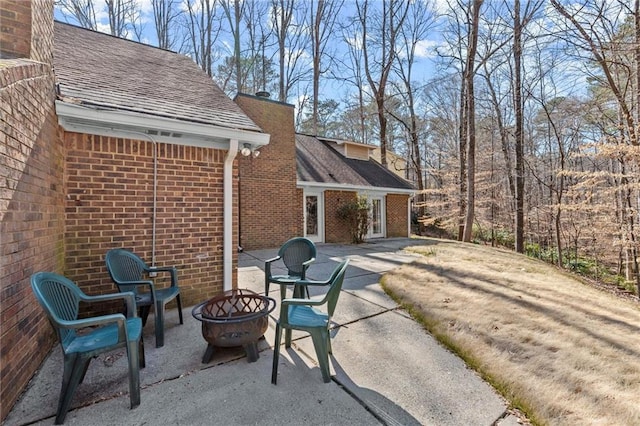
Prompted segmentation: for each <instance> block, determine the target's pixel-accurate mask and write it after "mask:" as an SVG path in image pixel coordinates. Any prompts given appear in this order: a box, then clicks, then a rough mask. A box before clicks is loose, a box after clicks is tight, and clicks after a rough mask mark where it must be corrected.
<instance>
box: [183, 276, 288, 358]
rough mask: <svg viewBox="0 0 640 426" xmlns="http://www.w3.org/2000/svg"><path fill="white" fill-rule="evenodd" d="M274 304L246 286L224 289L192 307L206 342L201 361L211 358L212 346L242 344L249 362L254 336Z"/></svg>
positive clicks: (255, 354) (254, 349)
mask: <svg viewBox="0 0 640 426" xmlns="http://www.w3.org/2000/svg"><path fill="white" fill-rule="evenodd" d="M275 307H276V301H275V300H274V299H272V298H270V297H267V296H260V295H259V294H257V293H255V292H253V291H251V290H247V289H236V290H229V291H225V292H224V293H222V294H221V295H219V296H216V297H214V298H213V299H210V300H207V301H206V302H203V303H201V304H199V305H197V306H196V307H194V308H193V310H192V311H191V315H193V317H194V318H195V319H197V320H198V321H200V322H202V337H204V339H205V340H206V341H207V342H208V343H209V345H208V346H207V350H206V351H205V353H204V356H203V357H202V362H203V363H205V364H207V363H209V362H210V361H211V358H212V357H213V354H214V351H215V347H216V346H217V347H233V346H243V347H244V350H245V352H246V353H247V358H248V360H249V362H255V361H257V359H258V357H259V356H260V355H259V354H258V339H260V337H262V336H263V335H264V332H265V331H267V326H268V322H269V318H268V317H267V315H269V313H271V311H273V310H274V308H275Z"/></svg>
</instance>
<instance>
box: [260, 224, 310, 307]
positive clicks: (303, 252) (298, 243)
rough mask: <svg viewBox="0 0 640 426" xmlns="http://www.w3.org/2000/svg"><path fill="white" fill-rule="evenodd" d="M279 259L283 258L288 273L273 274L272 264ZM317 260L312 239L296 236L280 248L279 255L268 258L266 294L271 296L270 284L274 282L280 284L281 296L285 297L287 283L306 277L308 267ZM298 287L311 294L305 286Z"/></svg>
mask: <svg viewBox="0 0 640 426" xmlns="http://www.w3.org/2000/svg"><path fill="white" fill-rule="evenodd" d="M277 260H282V262H283V263H284V266H285V267H286V268H287V273H286V274H282V275H272V273H271V266H272V263H273V262H275V261H277ZM315 260H316V246H315V244H314V243H313V241H311V240H310V239H308V238H304V237H296V238H292V239H290V240H289V241H287V242H285V243H284V244H283V245H282V247H280V250H278V255H277V256H276V257H274V258H273V259H268V260H266V261H265V263H264V275H265V282H264V295H265V296H269V284H271V283H274V284H279V285H280V297H281V299H284V298H285V295H286V290H287V285H292V284H294V283H295V282H296V281H299V280H303V279H305V274H306V271H307V268H308V267H309V265H311V263H312V262H313V261H315ZM296 289H297V291H299V292H300V294H303V293H305V292H306V295H307V297H308V296H309V293H308V291H306V288H305V287H296Z"/></svg>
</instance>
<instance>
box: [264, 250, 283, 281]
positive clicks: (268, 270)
mask: <svg viewBox="0 0 640 426" xmlns="http://www.w3.org/2000/svg"><path fill="white" fill-rule="evenodd" d="M280 259H281V257H280V256H276V257H274V258H271V259H267V260H265V261H264V276H265V280H266V281H269V278H270V277H271V264H272V263H273V262H275V261H276V260H280Z"/></svg>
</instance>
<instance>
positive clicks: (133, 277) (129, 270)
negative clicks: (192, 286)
mask: <svg viewBox="0 0 640 426" xmlns="http://www.w3.org/2000/svg"><path fill="white" fill-rule="evenodd" d="M105 262H106V264H107V271H109V276H110V277H111V279H112V280H113V282H114V283H115V284H116V285H117V286H118V289H119V290H120V291H132V292H133V293H134V294H135V295H136V305H137V306H138V308H139V309H140V316H141V317H142V326H143V327H144V325H145V324H146V323H147V317H148V316H149V310H150V309H151V306H153V307H154V310H155V334H156V348H159V347H162V346H164V307H165V305H166V304H167V303H169V302H170V301H171V300H173V299H174V298H175V299H176V302H177V303H178V315H179V316H180V324H184V322H183V319H182V302H181V301H180V288H179V287H178V271H177V270H176V268H175V267H172V266H167V267H157V266H147V264H146V263H144V261H143V260H142V259H140V257H138V256H137V255H135V254H134V253H132V252H130V251H128V250H125V249H112V250H109V251H108V252H107V255H106V256H105ZM158 272H169V273H170V274H171V286H169V287H166V288H157V287H156V286H155V284H154V283H153V281H151V280H150V279H148V278H150V276H149V274H151V273H158ZM145 274H146V276H147V279H145ZM139 287H143V288H144V287H146V288H147V289H148V291H147V292H140V291H139Z"/></svg>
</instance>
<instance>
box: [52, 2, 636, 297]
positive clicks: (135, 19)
mask: <svg viewBox="0 0 640 426" xmlns="http://www.w3.org/2000/svg"><path fill="white" fill-rule="evenodd" d="M145 4H146V3H144V2H138V1H134V0H60V1H59V2H58V3H57V6H56V16H57V18H58V19H61V20H68V21H69V22H71V23H75V24H77V25H81V26H85V27H87V28H91V29H94V30H101V31H105V32H109V33H111V34H113V35H118V36H123V37H127V38H130V39H133V40H137V41H141V42H145V43H150V44H154V45H156V46H158V47H161V48H167V49H172V50H175V51H178V52H181V53H184V54H186V55H189V56H190V57H192V58H193V60H194V61H195V62H196V63H198V65H199V66H200V67H201V68H202V69H203V70H205V71H206V72H207V73H208V74H209V75H210V76H211V77H212V78H213V79H214V80H215V81H216V82H217V83H218V84H219V85H220V87H221V88H222V89H223V90H225V92H226V93H227V94H229V96H232V97H233V96H234V95H235V93H237V92H245V93H255V92H257V91H267V92H270V93H271V94H272V99H276V100H279V101H283V102H288V103H292V104H294V105H295V106H296V121H297V122H296V124H297V127H298V131H300V132H302V133H309V134H318V135H322V136H326V137H333V138H344V139H350V140H355V141H358V142H363V143H369V144H373V145H378V146H379V147H380V150H381V162H382V163H383V164H386V165H387V166H388V167H389V168H391V169H392V170H393V169H394V168H396V165H395V164H394V163H392V161H391V160H390V158H391V157H390V156H388V155H387V152H394V153H395V154H398V155H399V156H401V157H403V158H404V159H405V160H406V163H405V164H406V167H404V166H403V170H402V173H404V176H405V177H406V178H407V179H410V180H411V181H413V182H414V183H415V185H416V188H417V189H418V191H417V194H416V196H415V197H414V204H413V208H414V212H415V215H416V218H417V221H418V224H417V225H416V230H417V231H419V232H423V233H430V234H432V235H434V234H435V235H438V236H443V235H446V236H448V237H451V238H458V239H460V240H463V241H475V242H483V243H486V244H491V245H501V246H507V247H510V248H512V249H514V250H516V251H518V252H523V253H527V254H530V255H532V256H536V257H539V258H542V259H544V260H547V261H549V262H552V263H555V264H557V265H559V266H561V267H566V268H571V269H574V270H577V271H579V272H583V273H588V274H590V275H593V276H596V277H597V278H599V279H601V278H603V277H609V279H611V280H613V281H615V280H618V281H619V282H620V283H623V282H625V283H627V284H631V283H633V284H635V285H636V286H637V285H638V283H640V274H639V273H638V269H639V268H638V264H639V260H638V256H639V255H640V253H639V250H638V248H639V247H638V244H639V239H640V230H639V227H640V223H639V222H640V217H639V216H638V214H639V207H640V190H639V189H640V188H639V185H638V183H639V182H638V181H639V177H640V176H639V160H640V141H639V139H638V132H639V128H638V123H639V122H640V11H639V9H640V0H632V1H631V2H630V1H628V0H578V1H577V2H568V1H565V0H547V1H545V0H515V1H514V0H446V1H444V2H438V3H436V2H432V1H430V0H420V1H419V0H414V1H410V0H385V1H382V0H379V1H371V0H353V1H344V0H313V1H296V0H243V1H240V0H183V1H180V0H151V2H149V5H150V7H147V9H145V8H144V7H143V5H145ZM436 6H437V7H436ZM636 288H637V287H636Z"/></svg>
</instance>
